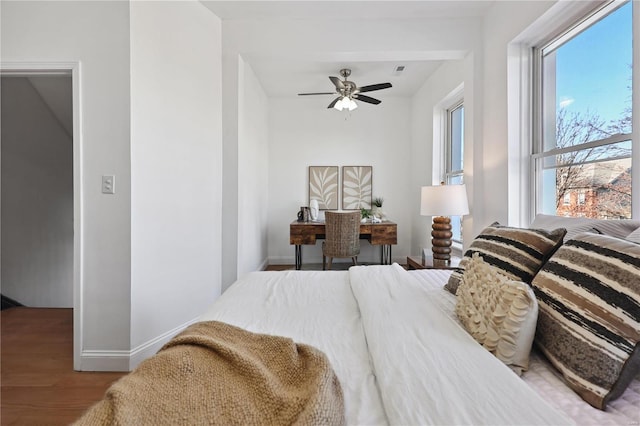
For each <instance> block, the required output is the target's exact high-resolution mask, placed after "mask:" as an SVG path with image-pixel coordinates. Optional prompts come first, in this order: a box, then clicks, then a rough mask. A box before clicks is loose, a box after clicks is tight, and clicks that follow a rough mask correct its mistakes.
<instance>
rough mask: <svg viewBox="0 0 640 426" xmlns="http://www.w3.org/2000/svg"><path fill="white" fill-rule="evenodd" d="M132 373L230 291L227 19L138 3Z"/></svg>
mask: <svg viewBox="0 0 640 426" xmlns="http://www.w3.org/2000/svg"><path fill="white" fill-rule="evenodd" d="M130 5H131V6H130V7H131V171H132V179H131V192H132V203H131V252H132V253H131V262H132V269H131V348H132V351H133V353H132V361H131V367H135V365H136V364H137V363H138V362H139V361H141V360H142V359H143V358H145V357H146V356H148V355H151V354H153V353H154V352H155V350H157V349H159V346H160V345H161V344H162V343H164V341H166V340H167V339H168V338H169V337H171V335H172V334H174V333H175V332H176V331H178V330H180V329H181V328H182V327H184V326H185V325H188V324H189V323H191V322H194V321H195V320H196V319H197V318H198V317H199V315H201V314H202V313H203V312H204V311H205V309H206V307H207V306H209V305H210V304H211V303H212V302H213V301H214V300H215V299H216V298H217V297H218V296H219V295H220V292H221V260H220V259H221V251H222V247H221V227H222V222H221V220H222V205H221V203H220V200H221V198H222V123H221V114H222V102H221V98H222V87H221V67H222V66H221V44H220V43H221V22H220V20H219V18H217V17H216V16H215V15H214V14H212V13H211V12H210V11H209V10H208V9H206V8H205V7H204V6H203V5H202V4H201V3H199V2H131V4H130Z"/></svg>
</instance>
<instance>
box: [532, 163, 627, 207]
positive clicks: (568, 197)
mask: <svg viewBox="0 0 640 426" xmlns="http://www.w3.org/2000/svg"><path fill="white" fill-rule="evenodd" d="M572 194H573V195H572ZM541 195H542V207H543V208H542V213H546V214H555V215H559V216H572V217H591V218H599V219H621V218H627V219H628V218H631V159H630V158H626V159H621V160H609V161H601V162H595V163H587V164H581V165H575V164H569V165H567V166H565V167H558V168H551V169H545V170H544V171H543V190H542V194H541Z"/></svg>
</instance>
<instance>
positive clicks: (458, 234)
mask: <svg viewBox="0 0 640 426" xmlns="http://www.w3.org/2000/svg"><path fill="white" fill-rule="evenodd" d="M462 178H463V176H462V175H461V174H460V175H453V176H447V184H448V185H461V184H462V182H463V179H462ZM451 233H452V234H453V236H452V237H451V239H452V240H453V241H457V242H459V243H461V242H462V217H461V216H451Z"/></svg>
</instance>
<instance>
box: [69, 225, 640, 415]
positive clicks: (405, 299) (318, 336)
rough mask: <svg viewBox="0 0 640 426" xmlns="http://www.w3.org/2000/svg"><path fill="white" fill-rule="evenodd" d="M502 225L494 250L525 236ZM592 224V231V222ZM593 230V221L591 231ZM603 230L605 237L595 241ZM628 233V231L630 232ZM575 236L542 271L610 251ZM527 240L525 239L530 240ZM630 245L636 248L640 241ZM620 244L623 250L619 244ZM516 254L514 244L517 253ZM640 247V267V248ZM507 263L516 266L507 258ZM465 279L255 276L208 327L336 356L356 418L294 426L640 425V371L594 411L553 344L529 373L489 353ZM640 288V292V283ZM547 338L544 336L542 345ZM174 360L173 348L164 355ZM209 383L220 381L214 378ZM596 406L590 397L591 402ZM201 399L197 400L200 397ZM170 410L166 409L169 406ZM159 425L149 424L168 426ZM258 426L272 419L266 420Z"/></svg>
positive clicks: (392, 274) (380, 272) (222, 301)
mask: <svg viewBox="0 0 640 426" xmlns="http://www.w3.org/2000/svg"><path fill="white" fill-rule="evenodd" d="M554 220H555V219H554ZM494 225H495V226H494ZM494 225H492V226H490V227H488V228H487V229H486V230H485V231H483V233H481V235H479V236H478V241H479V240H480V239H481V238H480V237H482V236H483V235H484V236H485V237H486V236H487V235H488V236H489V237H490V238H488V239H487V241H489V240H490V241H492V243H491V244H493V243H494V242H495V241H494V240H495V238H496V234H499V235H502V233H505V232H506V233H507V234H509V235H511V234H512V233H514V232H516V233H518V232H520V230H513V229H511V228H508V227H499V226H498V225H497V224H494ZM543 225H544V224H540V226H543ZM553 225H554V226H555V223H553ZM580 226H581V227H584V226H587V225H585V224H584V223H581V224H580ZM591 226H592V224H589V225H588V228H589V229H590V228H591ZM631 228H633V226H631ZM608 231H609V230H607V232H608ZM536 232H538V231H536ZM572 232H573V231H572ZM639 232H640V231H639ZM601 233H602V232H601V231H600V230H596V231H594V234H601ZM622 233H623V234H624V235H625V236H626V235H627V234H628V232H626V230H625V231H623V232H622ZM576 235H577V237H576ZM564 236H565V231H564V230H563V231H562V233H560V234H557V235H555V238H556V242H555V243H554V244H555V247H554V250H553V251H557V252H556V254H554V257H551V254H548V255H545V256H543V257H542V258H541V259H539V261H540V265H542V264H551V263H553V262H552V261H553V260H554V259H555V256H556V255H557V254H558V253H560V252H561V250H560V249H559V248H558V247H560V246H562V247H564V246H565V245H567V247H569V246H570V245H571V241H574V240H573V238H574V237H575V238H576V239H577V240H580V239H581V238H582V239H585V240H586V241H591V240H594V241H596V242H598V241H604V242H605V243H606V242H607V241H608V240H607V238H609V237H606V236H600V235H595V236H594V235H591V234H584V233H579V232H577V233H572V234H571V238H572V239H571V241H569V242H567V241H566V240H565V239H564ZM525 237H526V238H525V240H526V239H527V238H529V236H525ZM612 238H613V237H612ZM629 238H630V241H632V238H635V237H634V236H631V237H629ZM617 241H618V240H615V241H614V242H615V243H616V244H618V242H617ZM485 243H486V242H485ZM485 243H476V242H475V241H474V243H473V244H472V245H471V249H470V250H469V252H471V251H474V250H475V251H479V252H483V254H484V256H485V258H486V259H489V261H490V259H492V258H494V257H500V256H499V255H498V254H496V253H492V252H491V249H492V248H491V247H489V248H487V247H485V245H484V244H485ZM625 244H626V243H625ZM631 244H633V243H631ZM504 246H505V244H504V242H503V241H501V242H500V247H499V250H503V249H505V247H504ZM474 247H475V249H473V248H474ZM625 247H626V246H625ZM511 249H512V248H509V247H507V250H511ZM638 249H640V246H638ZM563 250H565V249H564V248H563ZM567 250H570V248H567ZM632 250H633V251H634V253H635V254H636V255H637V256H636V257H637V259H640V254H639V253H638V252H637V249H636V247H632ZM467 254H469V253H465V257H467ZM477 257H478V256H477V255H476V256H474V259H475V258H477ZM507 257H508V258H509V259H507V260H508V261H513V262H515V261H516V260H517V258H518V256H516V255H512V254H511V252H510V251H507ZM514 259H516V260H514ZM637 259H636V260H635V262H636V265H635V266H633V267H634V268H636V269H638V268H640V263H637ZM468 260H469V259H467V261H468ZM474 261H475V260H474ZM501 262H502V263H504V259H503V260H502V261H501ZM463 265H464V260H463ZM471 265H472V263H469V262H468V263H467V271H471V270H472V266H471ZM502 267H504V265H502ZM545 268H546V266H545V267H543V268H540V266H538V267H536V268H534V269H535V270H534V271H533V272H531V277H530V278H533V277H534V276H535V277H537V276H541V275H543V274H544V273H545ZM596 269H597V268H596ZM538 270H539V272H538ZM638 271H640V269H638ZM598 273H600V272H598ZM616 273H617V272H616ZM634 273H637V272H634ZM456 274H458V277H457V278H458V279H459V278H460V272H452V271H446V270H420V271H406V270H405V269H404V268H402V267H401V266H400V265H398V264H393V265H388V266H356V267H352V268H350V269H349V270H348V271H281V272H266V271H261V272H253V273H250V274H247V275H246V276H244V277H242V278H241V279H239V280H238V281H237V282H235V283H234V284H233V285H232V286H231V287H230V288H229V289H228V290H227V291H226V292H225V293H224V294H223V295H222V296H221V297H220V298H219V299H218V300H217V301H216V302H215V303H214V304H213V305H212V306H211V307H210V309H208V311H207V312H205V313H204V314H203V315H202V316H201V318H200V321H199V323H198V324H196V326H197V325H199V324H201V325H205V324H226V325H229V326H230V327H237V328H238V330H246V331H247V332H249V333H251V334H254V333H255V335H256V336H284V337H286V338H288V339H290V340H292V341H293V342H296V343H298V344H300V345H304V346H305V347H306V346H309V347H312V348H316V349H317V350H319V351H320V353H322V354H324V355H325V356H326V358H327V360H328V364H330V367H331V369H332V373H333V374H335V378H336V380H337V382H339V388H340V389H339V393H340V399H341V403H340V404H343V405H344V407H343V406H342V405H340V410H341V411H343V413H344V414H343V415H344V417H343V418H340V419H339V420H335V419H334V420H332V421H327V420H326V418H325V419H324V420H320V421H313V422H310V421H306V420H305V421H297V422H293V423H302V424H307V423H316V424H333V423H345V424H352V425H387V424H390V425H417V424H430V425H445V424H446V425H449V424H460V425H516V424H522V425H536V424H544V425H562V424H579V425H588V424H593V425H609V424H610V425H634V424H636V425H637V424H640V378H638V376H637V374H636V373H635V371H636V370H633V372H632V373H631V374H633V375H634V377H632V378H631V380H630V383H628V384H626V383H625V387H624V392H622V393H621V395H619V396H617V397H616V398H612V400H611V401H607V406H606V409H605V410H601V409H597V408H594V407H593V406H592V405H594V403H593V402H592V403H591V405H590V404H588V403H587V402H585V399H583V397H584V395H583V397H581V396H580V395H579V394H578V393H576V390H575V388H572V387H569V386H568V385H567V383H568V382H567V380H566V379H565V377H564V376H563V372H562V371H560V370H559V369H558V368H556V367H557V366H558V365H555V366H554V365H552V364H551V363H550V362H549V361H548V358H549V357H550V356H551V358H550V359H554V358H553V356H552V354H553V353H552V352H549V350H548V348H547V347H545V346H544V344H541V346H540V347H539V348H538V347H537V346H536V345H534V347H533V350H532V351H531V355H530V357H529V359H528V361H527V363H528V366H527V368H525V369H524V370H525V371H524V372H522V374H521V375H519V374H516V372H514V371H516V370H515V369H514V368H513V365H511V366H509V365H506V364H505V362H503V360H501V359H499V358H498V356H494V354H492V353H491V352H490V351H488V350H487V349H486V348H485V347H483V346H482V345H480V344H479V343H478V341H477V340H476V339H474V337H472V334H470V332H469V331H468V329H466V325H465V324H464V323H463V322H462V321H461V320H460V315H459V313H457V312H456V307H457V305H460V304H461V303H460V301H459V299H458V298H460V297H461V292H457V294H458V295H456V294H455V293H456V292H455V291H454V292H451V291H447V286H449V285H450V284H451V282H452V281H455V279H456ZM469 274H470V273H469ZM469 274H467V275H469ZM632 284H633V286H636V287H637V285H638V283H637V282H634V283H632ZM460 285H465V284H460ZM531 287H533V288H534V289H535V291H536V292H541V291H542V292H543V291H544V282H542V283H540V282H536V280H535V279H534V280H533V282H532V283H531ZM527 288H528V285H527ZM634 288H635V287H634ZM449 290H450V289H449ZM540 294H542V293H540ZM536 295H538V293H536ZM630 300H631V302H632V303H636V304H637V303H640V300H639V299H638V297H637V295H632V296H631V299H630ZM541 306H542V305H541ZM635 306H637V305H633V307H632V308H631V310H634V309H635ZM540 312H541V314H543V315H542V317H541V318H547V317H548V315H547V314H545V313H544V310H542V309H541V311H540ZM633 315H636V316H640V311H639V312H635V311H634V312H632V316H633ZM636 324H637V323H636ZM633 327H635V329H634V330H632V332H633V333H636V334H638V333H640V330H638V328H637V325H634V326H633ZM538 337H539V336H537V335H536V339H537V338H538ZM529 345H531V343H529ZM529 347H531V346H529ZM637 348H638V345H637V344H636V346H635V349H636V351H635V352H634V353H633V354H632V357H633V356H635V355H637V351H638V349H637ZM295 350H298V349H295ZM543 352H544V353H545V354H546V355H545V354H543ZM162 353H163V350H161V352H160V353H159V354H158V355H161V354H162ZM158 355H156V357H157V356H158ZM527 355H528V351H527ZM153 358H155V357H152V359H150V360H147V361H145V362H143V364H142V366H144V365H145V364H146V363H149V361H151V362H152V361H153ZM630 359H631V358H630ZM634 359H637V357H636V358H634ZM178 364H180V365H178V366H177V367H176V368H175V369H174V370H180V371H182V370H185V363H184V362H178ZM626 364H632V363H631V362H628V363H626ZM626 364H625V365H626ZM147 365H150V364H147ZM186 369H187V370H189V371H188V372H187V373H188V374H190V375H191V376H193V375H194V368H193V367H192V366H191V364H189V368H186ZM152 370H153V369H152ZM132 374H133V375H135V374H136V372H135V371H134V372H133V373H132ZM198 374H199V373H198ZM170 375H173V373H171V374H170ZM177 380H182V379H177ZM214 381H215V380H214ZM207 382H211V380H208V379H207ZM178 383H179V386H177V387H179V388H180V392H181V393H182V394H183V395H184V394H187V395H188V393H189V391H188V390H186V389H187V388H185V387H183V386H182V383H181V382H178ZM151 386H152V387H153V381H152V382H151ZM221 393H224V392H221ZM107 396H108V397H109V393H108V395H107ZM205 396H206V395H205ZM585 398H587V399H589V397H588V396H587V397H585ZM106 399H108V398H106ZM191 399H192V398H187V400H188V401H191ZM134 405H140V404H137V403H136V404H134ZM161 405H162V407H165V405H166V404H165V403H163V404H161ZM182 405H183V404H182ZM227 405H228V403H227ZM169 407H170V408H169V409H168V410H169V411H171V410H174V409H175V404H174V405H173V406H171V405H169ZM165 408H166V407H165ZM146 412H148V411H145V409H142V411H141V414H139V415H140V416H144V414H145V413H146ZM214 412H215V411H214ZM210 413H211V412H210ZM210 413H209V414H210ZM184 415H185V416H187V417H184V418H183V420H184V421H182V422H181V423H184V424H193V423H201V421H200V420H194V418H189V417H188V416H189V411H187V412H186V414H184ZM84 418H86V416H85V417H84ZM140 418H144V417H140ZM94 419H95V417H94ZM156 420H157V419H156ZM156 420H154V421H153V422H148V423H149V424H152V423H157V421H156ZM214 420H215V419H214ZM209 421H211V422H212V423H216V421H213V420H209ZM92 423H96V422H95V421H94V422H92V421H83V420H82V419H81V421H79V422H78V424H92ZM217 423H218V424H221V423H222V422H217ZM252 423H253V422H252ZM255 423H269V422H266V421H260V420H257V421H255ZM237 424H242V422H237Z"/></svg>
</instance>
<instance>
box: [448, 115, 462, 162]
mask: <svg viewBox="0 0 640 426" xmlns="http://www.w3.org/2000/svg"><path fill="white" fill-rule="evenodd" d="M449 119H450V126H451V128H450V129H449V132H450V135H451V160H450V161H451V164H450V165H449V167H450V168H449V170H448V171H458V170H463V168H464V167H463V164H462V156H463V146H464V106H463V105H460V106H459V107H457V108H455V109H454V110H452V111H451V112H450V117H449Z"/></svg>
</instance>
